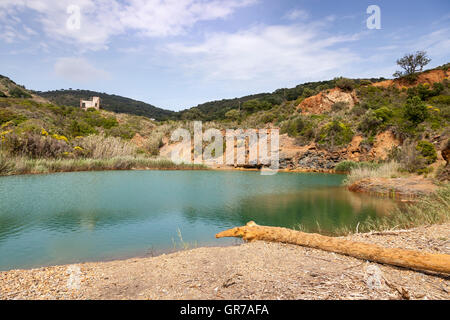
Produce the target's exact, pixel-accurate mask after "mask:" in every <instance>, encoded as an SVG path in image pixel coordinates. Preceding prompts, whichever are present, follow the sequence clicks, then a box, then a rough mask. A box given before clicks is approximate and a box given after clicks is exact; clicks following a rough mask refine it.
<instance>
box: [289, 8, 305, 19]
mask: <svg viewBox="0 0 450 320" xmlns="http://www.w3.org/2000/svg"><path fill="white" fill-rule="evenodd" d="M284 17H285V18H286V19H289V20H298V19H301V20H305V19H308V18H309V14H308V12H306V11H305V10H300V9H295V10H292V11H289V12H288V13H286V15H285V16H284Z"/></svg>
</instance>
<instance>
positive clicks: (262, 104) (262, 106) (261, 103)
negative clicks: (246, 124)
mask: <svg viewBox="0 0 450 320" xmlns="http://www.w3.org/2000/svg"><path fill="white" fill-rule="evenodd" d="M271 108H272V104H271V103H270V102H268V101H265V100H258V99H252V100H249V101H246V102H244V103H243V104H242V109H244V110H245V111H247V112H248V113H253V112H256V111H260V110H269V109H271Z"/></svg>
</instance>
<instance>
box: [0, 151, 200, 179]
mask: <svg viewBox="0 0 450 320" xmlns="http://www.w3.org/2000/svg"><path fill="white" fill-rule="evenodd" d="M132 169H136V170H146V169H153V170H205V169H207V167H206V166H204V165H198V164H185V163H182V164H176V163H174V162H172V161H170V160H167V159H159V158H146V157H132V156H122V157H113V158H108V159H89V158H82V159H29V158H25V157H5V156H2V155H0V176H6V175H19V174H42V173H53V172H76V171H103V170H132Z"/></svg>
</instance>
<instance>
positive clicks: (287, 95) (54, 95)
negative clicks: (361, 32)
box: [34, 78, 385, 121]
mask: <svg viewBox="0 0 450 320" xmlns="http://www.w3.org/2000/svg"><path fill="white" fill-rule="evenodd" d="M382 80H385V79H384V78H380V79H370V81H371V82H378V81H382ZM336 81H337V79H334V80H328V81H317V82H308V83H304V84H300V85H298V86H296V87H294V88H283V89H278V90H275V91H274V92H272V93H258V94H253V95H248V96H244V97H241V98H234V99H222V100H216V101H210V102H206V103H203V104H199V105H198V106H195V107H192V108H189V109H186V110H182V111H179V112H175V111H170V110H166V109H162V108H158V107H155V106H153V105H151V104H148V103H145V102H142V101H136V100H133V99H130V98H125V97H122V96H118V95H114V94H106V93H100V92H96V91H90V90H54V91H35V92H34V93H35V94H36V95H39V96H41V97H43V98H46V99H48V100H50V101H51V102H53V103H55V104H57V105H66V106H73V107H79V105H80V99H90V98H91V97H94V96H96V97H100V99H101V107H102V108H103V109H105V110H109V111H113V112H117V113H128V114H134V115H139V116H146V117H148V118H154V119H156V120H169V119H171V120H180V119H181V120H204V121H211V120H223V119H225V118H226V117H225V114H226V113H227V112H228V111H230V110H236V109H239V108H242V107H243V106H244V104H245V103H246V102H247V104H249V103H250V104H258V106H257V108H260V109H261V108H263V109H264V108H266V107H267V108H268V109H270V108H271V107H272V106H275V105H280V104H281V103H283V102H285V101H293V100H296V99H298V98H299V97H309V96H312V95H315V94H317V93H318V92H320V91H321V90H326V89H331V88H334V87H335V85H336ZM360 81H362V80H360V79H357V80H355V82H356V83H359V82H360ZM261 106H262V107H261ZM244 107H245V106H244Z"/></svg>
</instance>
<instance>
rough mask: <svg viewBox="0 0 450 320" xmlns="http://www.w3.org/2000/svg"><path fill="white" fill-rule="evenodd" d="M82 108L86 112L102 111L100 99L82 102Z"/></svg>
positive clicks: (93, 98)
mask: <svg viewBox="0 0 450 320" xmlns="http://www.w3.org/2000/svg"><path fill="white" fill-rule="evenodd" d="M80 108H81V109H83V110H84V111H86V110H87V109H89V108H94V109H96V110H100V98H99V97H92V100H80Z"/></svg>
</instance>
